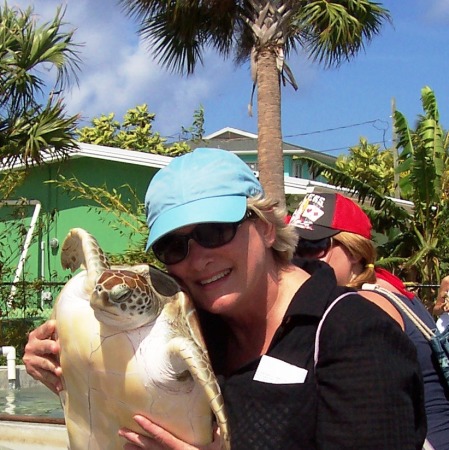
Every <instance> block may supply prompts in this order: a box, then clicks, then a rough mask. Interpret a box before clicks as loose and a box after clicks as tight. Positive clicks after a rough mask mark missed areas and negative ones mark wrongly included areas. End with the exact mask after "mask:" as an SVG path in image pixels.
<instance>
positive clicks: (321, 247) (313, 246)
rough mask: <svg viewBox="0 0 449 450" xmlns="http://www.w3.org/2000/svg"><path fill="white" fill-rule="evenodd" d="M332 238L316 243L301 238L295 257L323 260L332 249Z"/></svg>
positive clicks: (319, 240)
mask: <svg viewBox="0 0 449 450" xmlns="http://www.w3.org/2000/svg"><path fill="white" fill-rule="evenodd" d="M332 240H333V239H332V238H331V237H327V238H323V239H318V240H316V241H309V240H308V239H301V238H299V240H298V243H297V244H296V250H295V255H296V256H299V257H300V258H323V257H324V256H326V255H327V252H328V251H329V250H330V249H331V247H332Z"/></svg>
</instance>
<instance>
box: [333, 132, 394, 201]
mask: <svg viewBox="0 0 449 450" xmlns="http://www.w3.org/2000/svg"><path fill="white" fill-rule="evenodd" d="M335 166H336V167H337V168H338V169H340V170H341V171H343V172H344V173H346V174H347V175H349V176H351V177H354V178H356V179H358V180H361V181H363V182H364V183H366V184H368V185H370V186H371V187H372V188H374V189H375V190H377V191H378V192H380V193H381V194H383V195H390V196H392V195H394V188H395V185H394V166H393V155H392V152H391V150H390V149H386V150H381V149H380V146H379V145H377V144H375V145H374V144H369V143H368V141H367V140H366V138H364V137H361V138H360V140H359V145H355V146H354V147H350V148H349V151H348V154H347V155H341V156H339V157H338V158H337V160H336V161H335Z"/></svg>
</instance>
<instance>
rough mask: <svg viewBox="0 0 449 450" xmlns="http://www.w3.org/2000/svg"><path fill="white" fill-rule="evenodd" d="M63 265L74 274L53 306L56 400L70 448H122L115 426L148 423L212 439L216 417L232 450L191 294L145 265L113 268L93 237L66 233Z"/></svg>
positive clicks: (187, 437)
mask: <svg viewBox="0 0 449 450" xmlns="http://www.w3.org/2000/svg"><path fill="white" fill-rule="evenodd" d="M61 262H62V265H63V267H64V268H70V269H71V270H72V271H75V270H76V269H78V268H79V267H85V269H86V270H84V271H82V272H80V273H79V274H77V275H76V276H74V277H73V278H72V279H70V280H69V282H68V283H67V284H66V285H65V286H64V288H63V289H62V291H61V293H60V295H59V296H58V299H57V301H56V304H55V307H54V316H55V318H56V321H57V337H58V339H59V342H60V345H61V356H60V358H61V367H62V370H63V382H64V391H63V392H62V393H61V401H62V404H63V408H64V415H65V419H66V424H67V431H68V435H69V442H70V449H71V450H106V449H107V450H115V449H117V450H119V449H122V448H123V445H124V443H125V441H124V439H123V438H121V437H119V436H118V434H117V433H118V430H119V428H121V427H128V428H130V429H133V430H135V431H137V432H139V433H142V430H141V429H140V427H138V426H137V424H136V423H135V422H134V420H133V419H132V418H133V416H134V415H135V414H142V415H144V416H147V417H149V418H150V419H151V420H153V421H154V422H155V423H157V424H159V425H161V426H162V427H164V428H165V429H167V430H168V431H170V432H171V433H173V434H174V435H176V436H178V437H179V438H180V439H182V440H184V441H186V442H188V443H191V444H194V445H204V444H207V443H209V442H211V439H212V425H213V424H212V422H213V420H212V419H213V415H215V418H216V421H217V423H218V426H219V427H220V435H221V438H222V446H223V448H224V449H229V448H230V440H229V431H228V427H227V422H226V415H225V411H224V405H223V398H222V396H221V392H220V388H219V386H218V383H217V381H216V378H215V375H214V373H213V371H212V368H211V365H210V361H209V357H208V353H207V350H206V346H205V343H204V340H203V337H202V335H201V331H200V327H199V321H198V317H197V315H196V312H195V309H194V306H193V304H192V302H191V300H190V298H189V297H188V296H187V295H186V294H185V293H184V292H182V291H181V289H180V288H179V285H178V284H177V283H176V282H175V281H174V280H173V279H172V278H171V277H169V276H168V275H167V274H165V273H163V272H162V271H159V270H158V269H156V268H154V267H150V266H148V265H145V264H142V265H138V266H130V267H124V268H111V267H110V265H109V263H108V261H107V258H106V257H105V255H104V253H103V251H102V250H101V248H100V247H99V245H98V243H97V241H96V240H95V238H94V237H93V236H91V235H90V234H89V233H87V232H86V231H85V230H83V229H81V228H74V229H72V230H71V231H70V232H69V234H68V236H67V237H66V239H65V241H64V244H63V246H62V253H61Z"/></svg>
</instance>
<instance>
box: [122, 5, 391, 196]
mask: <svg viewBox="0 0 449 450" xmlns="http://www.w3.org/2000/svg"><path fill="white" fill-rule="evenodd" d="M120 2H121V3H122V5H123V6H124V9H125V10H126V11H127V13H128V14H130V15H132V16H136V17H137V18H138V20H139V22H140V24H141V25H140V33H141V35H142V36H143V38H144V39H147V40H148V41H149V42H150V44H151V45H152V47H151V50H152V52H153V54H155V55H157V58H158V59H159V62H160V63H161V64H162V65H163V66H165V67H167V68H169V69H171V70H174V71H179V72H181V73H187V74H191V73H193V72H194V70H195V67H196V65H197V64H198V63H202V62H203V52H204V51H205V49H206V48H210V47H212V48H214V49H215V50H217V52H218V53H219V54H220V55H221V56H224V57H225V58H226V57H229V56H230V55H231V54H233V55H234V57H235V61H236V62H237V63H239V64H241V63H244V62H246V61H248V60H250V62H251V74H252V78H253V83H254V86H257V109H258V167H259V174H260V180H261V182H262V184H263V186H264V189H265V191H266V192H267V193H268V194H269V195H270V196H272V197H273V198H276V199H278V200H279V202H280V204H281V205H284V204H285V196H284V170H283V153H282V133H281V89H280V87H281V82H282V83H283V84H286V82H289V83H290V84H292V86H293V87H294V88H295V89H297V85H296V81H295V79H294V77H293V74H292V72H291V70H290V68H289V67H288V65H287V63H286V61H285V58H286V57H287V56H288V55H289V54H290V52H291V51H292V50H295V51H296V50H297V49H298V48H301V49H302V50H303V51H304V52H305V53H306V54H307V55H308V56H309V57H310V58H311V59H312V60H315V61H318V62H320V63H323V64H324V66H325V67H330V66H335V65H339V64H340V63H341V62H343V61H345V60H349V59H350V58H351V57H352V56H354V55H355V54H356V53H357V52H358V51H359V50H360V49H363V48H364V41H365V40H366V41H369V40H371V39H372V38H373V37H374V36H375V35H376V34H377V33H378V32H379V30H380V27H381V24H382V22H383V21H384V20H389V13H388V11H387V10H385V9H383V8H382V7H381V5H380V4H379V3H376V2H372V1H369V0H357V1H356V0H335V1H331V0H240V1H231V0H209V1H199V0H197V1H194V0H191V1H185V0H174V1H170V2H168V1H161V0H159V1H157V0H120Z"/></svg>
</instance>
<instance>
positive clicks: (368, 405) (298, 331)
mask: <svg viewBox="0 0 449 450" xmlns="http://www.w3.org/2000/svg"><path fill="white" fill-rule="evenodd" d="M301 265H302V266H303V268H304V269H305V270H307V271H308V272H309V273H310V274H311V275H312V276H311V278H310V279H308V280H307V281H306V282H305V283H304V284H303V285H302V286H301V287H300V288H299V290H298V291H297V293H296V294H295V296H294V297H293V299H292V301H291V304H290V306H289V308H288V310H287V313H286V314H285V317H284V320H283V322H282V324H281V326H280V327H279V329H278V330H277V332H276V334H275V336H274V338H273V341H272V343H271V346H270V348H269V351H268V352H267V355H269V356H271V357H274V358H276V359H278V360H281V361H284V362H287V363H290V364H293V365H295V366H297V367H301V368H303V369H306V370H307V376H306V378H305V380H304V382H301V383H286V384H272V383H266V382H261V381H254V380H253V378H254V374H255V372H256V369H257V367H258V365H259V363H260V359H261V358H257V359H255V360H254V361H251V362H250V363H248V364H246V365H245V366H244V367H242V368H240V369H239V370H237V371H236V372H234V373H232V374H231V375H230V376H228V377H226V378H225V377H223V376H221V377H219V380H220V384H221V387H222V392H223V396H224V399H225V405H226V409H227V414H228V420H229V422H230V429H231V447H232V449H233V450H240V449H242V450H256V449H273V450H275V449H276V450H280V449H282V450H284V449H285V450H286V449H326V450H333V449H358V450H360V449H365V450H368V449H372V450H380V449H382V450H390V449H391V450H408V449H410V450H415V449H420V448H421V447H422V443H423V441H424V438H425V433H426V423H425V413H424V407H423V391H422V380H421V375H420V371H419V366H418V363H417V360H416V351H415V348H414V346H413V344H412V343H411V342H410V340H409V339H408V338H407V337H406V336H405V334H404V333H403V332H402V330H401V329H400V327H399V326H398V325H397V323H396V322H395V321H394V320H393V319H391V318H390V317H389V316H388V315H387V314H386V313H384V312H383V311H382V310H381V309H380V308H378V307H377V306H375V305H373V304H372V303H371V302H369V301H367V300H365V299H364V298H362V297H360V296H359V295H358V294H356V293H354V294H353V295H350V296H348V297H346V298H345V299H343V300H342V301H340V302H339V303H338V304H337V305H336V306H335V307H334V308H333V309H332V311H331V312H330V314H329V316H328V317H327V318H326V320H325V322H324V326H323V328H322V331H321V336H320V353H319V360H318V364H317V367H316V371H315V370H314V367H313V352H314V340H315V334H316V329H317V326H318V323H319V320H320V318H321V317H322V315H323V313H324V312H325V310H326V308H327V307H328V306H329V304H330V303H331V302H332V300H334V299H335V298H336V297H338V295H340V294H341V293H342V292H344V291H348V290H349V289H347V288H339V287H337V286H336V280H335V276H334V273H333V271H332V269H330V268H329V266H327V265H326V264H323V263H321V262H319V261H313V262H312V261H309V262H307V263H306V262H301ZM203 323H204V331H205V337H206V341H207V343H208V348H209V352H210V355H211V359H212V362H213V365H214V369H215V370H216V372H217V373H218V374H220V373H223V371H222V367H223V366H222V364H221V361H223V360H224V359H223V358H224V355H225V342H226V327H225V326H224V324H223V323H221V321H220V318H219V317H213V316H210V315H207V314H206V315H205V316H203ZM280 375H281V376H282V374H280Z"/></svg>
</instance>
